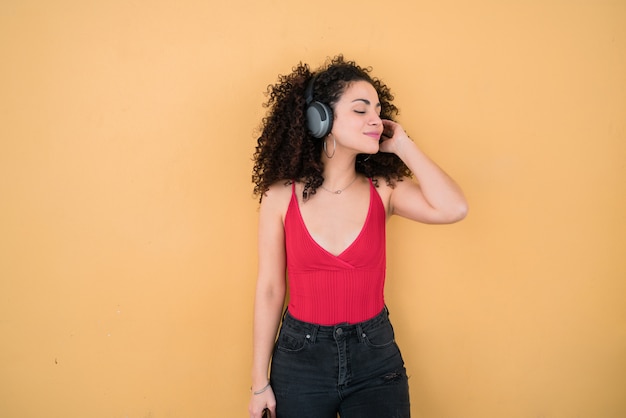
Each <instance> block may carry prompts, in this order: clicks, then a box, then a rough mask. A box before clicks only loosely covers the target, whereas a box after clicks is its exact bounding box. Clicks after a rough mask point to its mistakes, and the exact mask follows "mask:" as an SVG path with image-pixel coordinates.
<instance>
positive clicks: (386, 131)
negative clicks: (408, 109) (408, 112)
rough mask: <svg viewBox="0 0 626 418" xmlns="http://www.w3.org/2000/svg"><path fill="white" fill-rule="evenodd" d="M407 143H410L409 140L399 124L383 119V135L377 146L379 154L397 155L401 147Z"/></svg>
mask: <svg viewBox="0 0 626 418" xmlns="http://www.w3.org/2000/svg"><path fill="white" fill-rule="evenodd" d="M407 142H411V138H409V136H408V135H407V134H406V132H404V129H402V126H400V124H399V123H396V122H394V121H391V120H387V119H383V134H382V136H381V139H380V145H379V147H380V148H379V149H380V151H381V152H389V153H393V154H396V155H399V152H400V150H401V149H402V148H403V145H404V144H405V143H407Z"/></svg>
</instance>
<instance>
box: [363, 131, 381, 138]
mask: <svg viewBox="0 0 626 418" xmlns="http://www.w3.org/2000/svg"><path fill="white" fill-rule="evenodd" d="M365 135H367V136H369V137H371V138H375V139H380V135H381V134H379V133H377V132H368V133H366V134H365Z"/></svg>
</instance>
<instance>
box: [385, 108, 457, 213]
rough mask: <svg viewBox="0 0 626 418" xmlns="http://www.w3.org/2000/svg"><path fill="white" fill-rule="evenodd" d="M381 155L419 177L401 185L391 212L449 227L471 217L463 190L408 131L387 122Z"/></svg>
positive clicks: (394, 197)
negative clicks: (390, 155) (387, 154)
mask: <svg viewBox="0 0 626 418" xmlns="http://www.w3.org/2000/svg"><path fill="white" fill-rule="evenodd" d="M383 125H384V128H385V129H384V132H383V139H382V141H381V143H380V151H382V152H392V153H394V154H396V155H397V156H398V157H400V159H402V161H404V163H405V164H406V165H407V166H408V167H409V169H410V170H411V171H412V172H413V174H414V175H415V180H416V181H413V180H410V179H404V181H400V182H397V184H396V187H395V188H394V189H393V190H392V191H391V194H390V200H389V203H390V212H391V213H392V214H396V215H400V216H402V217H405V218H408V219H412V220H415V221H419V222H424V223H431V224H446V223H453V222H457V221H460V220H461V219H463V218H464V217H465V216H466V215H467V210H468V207H467V201H466V199H465V196H464V195H463V192H462V191H461V189H460V187H459V186H458V185H457V184H456V183H455V181H454V180H452V178H451V177H450V176H448V175H447V174H446V173H445V172H444V171H443V170H442V169H441V168H440V167H439V166H438V165H437V164H435V163H434V162H433V161H432V160H431V159H430V158H429V157H428V156H427V155H426V154H424V152H422V150H421V149H420V148H419V147H418V146H417V145H416V144H415V143H414V142H413V141H412V140H411V139H410V138H409V137H408V136H407V134H406V133H405V132H404V129H402V127H401V126H400V125H399V124H398V123H396V122H392V121H390V120H383Z"/></svg>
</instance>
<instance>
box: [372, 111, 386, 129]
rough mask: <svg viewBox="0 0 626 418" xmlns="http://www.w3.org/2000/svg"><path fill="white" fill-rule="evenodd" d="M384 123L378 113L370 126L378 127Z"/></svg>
mask: <svg viewBox="0 0 626 418" xmlns="http://www.w3.org/2000/svg"><path fill="white" fill-rule="evenodd" d="M382 123H383V121H382V119H381V118H380V115H379V114H378V113H374V116H373V117H372V118H371V119H370V125H374V126H376V125H380V124H382Z"/></svg>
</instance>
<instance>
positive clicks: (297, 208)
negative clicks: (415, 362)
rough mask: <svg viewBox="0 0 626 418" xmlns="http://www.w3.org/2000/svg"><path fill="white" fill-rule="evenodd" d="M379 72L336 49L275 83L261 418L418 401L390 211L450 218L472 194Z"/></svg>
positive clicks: (390, 409) (327, 417)
mask: <svg viewBox="0 0 626 418" xmlns="http://www.w3.org/2000/svg"><path fill="white" fill-rule="evenodd" d="M369 73H370V69H368V68H362V67H360V66H358V65H357V64H355V63H354V62H350V61H345V60H344V59H343V57H342V56H338V57H336V58H334V59H332V60H330V61H329V62H328V63H327V64H326V65H325V66H324V67H323V68H321V69H320V70H319V71H317V72H315V73H311V72H310V71H309V67H308V66H307V65H304V64H300V65H299V66H297V67H295V68H294V69H293V72H292V73H291V74H289V75H286V76H281V77H280V78H279V81H278V83H277V84H275V85H273V86H270V87H268V97H269V98H268V102H267V103H266V107H268V109H269V112H268V115H267V117H266V118H264V120H263V130H262V133H261V136H260V137H259V139H258V144H257V147H256V152H255V155H254V157H255V166H254V172H253V181H254V183H255V193H257V194H258V195H259V196H260V200H261V206H260V210H259V235H258V239H259V241H258V248H259V249H258V251H259V266H258V268H259V270H258V277H257V287H256V296H255V308H254V345H253V350H254V351H253V365H252V389H251V390H252V395H251V400H250V404H249V412H250V417H251V418H259V417H261V414H262V412H263V410H264V409H268V410H269V412H270V413H271V416H272V417H278V418H292V417H293V418H308V417H310V418H335V417H336V416H337V414H339V415H340V416H341V417H342V418H356V417H358V418H367V417H376V418H385V417H408V416H409V414H410V412H409V391H408V384H407V376H406V371H405V368H404V363H403V360H402V356H401V354H400V351H399V349H398V346H397V345H396V343H395V342H394V334H393V328H392V327H391V324H390V323H389V319H388V311H387V308H386V306H385V303H384V298H383V288H384V281H385V222H386V220H387V219H388V218H389V217H390V216H392V215H400V216H403V217H405V218H408V219H412V220H415V221H419V222H425V223H433V224H435V223H452V222H456V221H459V220H461V219H463V218H464V217H465V215H466V213H467V203H466V200H465V198H464V196H463V193H462V191H461V190H460V188H459V187H458V186H457V185H456V183H455V182H454V181H453V180H452V179H451V178H450V177H449V176H448V175H446V174H445V173H444V172H443V171H442V170H441V169H440V168H439V167H438V166H437V165H436V164H435V163H434V162H432V161H431V160H430V159H429V158H428V157H427V156H426V155H425V154H424V153H423V152H422V151H421V150H420V148H419V147H418V146H417V145H416V144H415V143H414V142H413V141H411V139H409V137H408V136H407V134H406V133H405V132H404V130H403V129H402V127H401V126H400V125H399V124H398V123H396V122H393V118H394V116H396V115H397V113H398V110H397V108H396V107H395V106H394V105H393V104H392V100H393V96H392V95H391V93H390V91H389V89H388V88H387V87H386V86H385V85H384V84H383V83H382V82H381V81H380V80H378V79H376V78H372V77H371V76H370V74H369ZM412 177H414V178H415V180H413V179H412ZM285 272H287V275H286V274H285ZM287 277H288V282H289V295H290V297H289V304H288V307H287V310H286V311H285V313H284V315H282V311H283V307H284V303H285V296H286V293H287V289H286V287H287V285H286V283H287ZM281 319H282V326H281V327H280V333H279V334H278V338H277V339H276V335H277V332H278V328H279V325H280V324H281ZM270 362H271V375H270V376H269V379H268V371H269V370H270Z"/></svg>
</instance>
